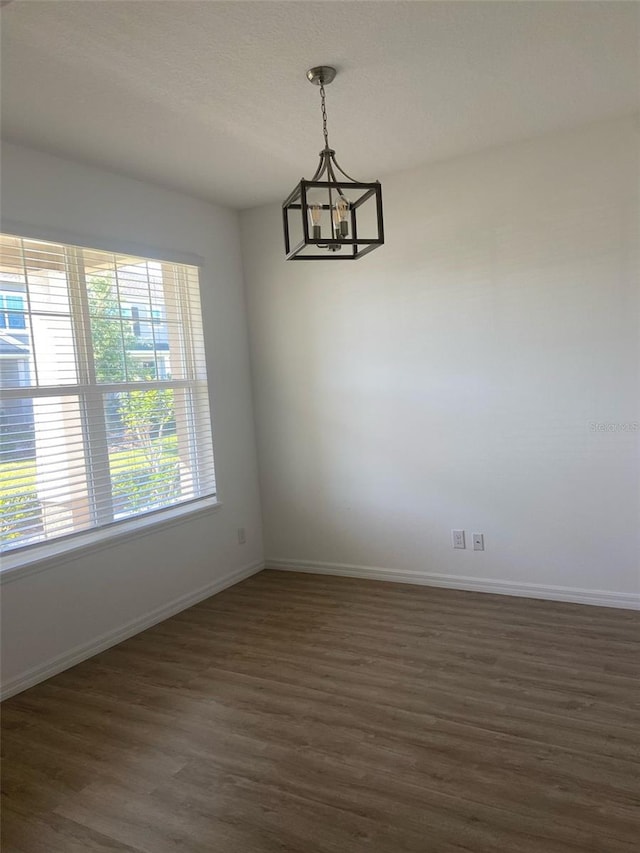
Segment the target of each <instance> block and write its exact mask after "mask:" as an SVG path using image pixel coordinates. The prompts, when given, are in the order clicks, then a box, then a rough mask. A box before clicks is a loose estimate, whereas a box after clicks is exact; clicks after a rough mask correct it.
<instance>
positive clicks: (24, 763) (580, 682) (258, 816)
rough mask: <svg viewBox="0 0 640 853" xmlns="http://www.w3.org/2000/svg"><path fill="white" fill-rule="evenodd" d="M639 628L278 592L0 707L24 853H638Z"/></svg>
mask: <svg viewBox="0 0 640 853" xmlns="http://www.w3.org/2000/svg"><path fill="white" fill-rule="evenodd" d="M639 648H640V617H639V614H638V613H634V612H630V611H623V610H610V609H602V608H596V607H586V606H581V605H572V604H560V603H555V602H543V601H533V600H528V599H523V598H508V597H505V596H493V595H483V594H479V593H467V592H460V591H454V590H444V589H432V588H428V587H417V586H408V585H401V584H391V583H380V582H376V581H365V580H355V579H349V578H333V577H323V576H319V575H315V576H314V575H305V574H292V573H285V572H263V573H261V574H259V575H257V576H255V577H253V578H250V579H249V580H247V581H245V582H243V583H241V584H239V585H237V586H235V587H233V588H231V589H229V590H226V591H225V592H223V593H221V594H219V595H217V596H215V597H213V598H210V599H208V600H207V601H205V602H203V603H201V604H199V605H197V606H195V607H192V608H190V609H189V610H186V611H184V612H183V613H181V614H179V615H178V616H175V617H174V618H172V619H170V620H168V621H166V622H163V623H162V624H160V625H157V626H156V627H154V628H151V629H150V630H148V631H145V632H144V633H143V634H140V635H138V636H137V637H134V638H132V639H130V640H128V641H126V642H124V643H122V644H121V645H119V646H117V647H115V648H113V649H110V650H109V651H107V652H104V653H103V654H100V655H98V656H97V657H95V658H93V659H91V660H89V661H86V662H85V663H83V664H80V665H79V666H76V667H75V668H74V669H71V670H68V671H67V672H64V673H62V674H61V675H58V676H56V677H55V678H52V679H50V680H49V681H47V682H45V683H44V684H41V685H38V686H37V687H34V688H32V689H31V690H29V691H27V692H25V693H22V694H21V695H19V696H16V697H14V698H12V699H10V700H8V701H7V702H5V703H4V705H3V709H2V710H3V715H2V716H3V752H4V769H3V847H2V849H3V851H5V853H107V851H109V853H114V851H122V853H124V852H125V851H126V853H187V851H188V853H205V851H206V853H275V851H279V853H364V851H367V853H460V851H467V853H469V851H471V853H569V851H572V853H576V852H577V851H580V853H584V851H593V853H631V851H635V853H637V851H638V849H639V846H638V841H639V839H640V687H639V683H638V676H639V674H640V670H639V657H638V650H639Z"/></svg>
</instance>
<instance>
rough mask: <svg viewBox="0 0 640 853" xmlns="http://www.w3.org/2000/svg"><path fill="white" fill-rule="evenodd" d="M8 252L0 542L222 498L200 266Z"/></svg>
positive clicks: (87, 254) (51, 249)
mask: <svg viewBox="0 0 640 853" xmlns="http://www.w3.org/2000/svg"><path fill="white" fill-rule="evenodd" d="M0 250H1V251H0V257H1V261H0V377H1V380H0V381H1V390H2V397H1V400H0V438H1V444H0V512H1V517H2V522H1V524H2V528H1V530H0V533H1V539H2V548H3V550H5V551H6V550H13V549H16V548H22V547H26V546H31V545H34V544H36V543H41V542H43V541H46V540H49V539H52V538H58V537H61V536H66V535H69V534H72V533H76V532H79V531H86V530H89V529H92V528H99V527H104V526H107V525H112V524H114V523H117V522H119V521H121V520H124V519H129V518H131V517H134V516H139V515H142V514H145V513H149V512H153V511H157V510H160V509H163V508H166V507H171V506H174V505H176V504H181V503H184V502H186V501H193V500H195V499H198V498H202V497H207V496H211V495H214V494H215V476H214V465H213V446H212V436H211V419H210V414H209V397H208V390H207V376H206V365H205V355H204V341H203V331H202V316H201V309H200V292H199V279H198V268H197V267H194V266H188V265H184V264H175V263H165V262H162V261H157V260H151V259H147V258H139V257H133V256H125V255H118V254H112V253H108V252H103V251H96V250H92V249H83V248H78V247H75V246H67V245H62V244H54V243H47V242H42V241H37V240H27V239H23V238H21V237H15V236H10V235H2V236H1V237H0Z"/></svg>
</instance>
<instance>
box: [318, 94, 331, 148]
mask: <svg viewBox="0 0 640 853" xmlns="http://www.w3.org/2000/svg"><path fill="white" fill-rule="evenodd" d="M320 104H321V108H322V133H323V135H324V147H325V148H328V147H329V131H328V130H327V105H326V99H325V92H324V81H323V80H322V79H321V80H320Z"/></svg>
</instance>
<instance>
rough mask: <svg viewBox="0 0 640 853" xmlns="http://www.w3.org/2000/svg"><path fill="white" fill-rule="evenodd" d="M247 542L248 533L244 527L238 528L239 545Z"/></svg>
mask: <svg viewBox="0 0 640 853" xmlns="http://www.w3.org/2000/svg"><path fill="white" fill-rule="evenodd" d="M246 544H247V534H246V533H245V529H244V527H239V528H238V545H246Z"/></svg>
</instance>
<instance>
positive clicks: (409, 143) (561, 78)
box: [1, 0, 640, 207]
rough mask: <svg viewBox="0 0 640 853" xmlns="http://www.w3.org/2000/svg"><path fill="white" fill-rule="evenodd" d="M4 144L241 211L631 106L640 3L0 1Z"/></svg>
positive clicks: (633, 105)
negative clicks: (332, 162)
mask: <svg viewBox="0 0 640 853" xmlns="http://www.w3.org/2000/svg"><path fill="white" fill-rule="evenodd" d="M1 15H2V42H3V44H2V47H3V50H2V70H3V76H2V111H3V124H2V127H3V136H5V138H7V139H9V140H12V141H15V142H20V143H23V144H26V145H30V146H32V147H35V148H39V149H42V150H46V151H51V152H53V153H58V154H62V155H65V156H68V157H72V158H75V159H78V160H81V161H84V162H87V163H93V164H96V165H100V166H105V167H107V168H110V169H112V170H114V171H118V172H121V173H124V174H128V175H132V176H134V177H138V178H143V179H146V180H150V181H153V182H155V183H158V184H162V185H164V186H169V187H173V188H176V189H180V190H184V191H186V192H188V193H191V194H192V195H196V196H199V197H202V198H205V199H208V200H212V201H218V202H221V203H223V204H229V205H233V206H235V207H248V206H252V205H257V204H261V203H264V202H267V201H272V200H276V199H281V198H282V197H284V196H285V195H286V194H287V192H288V191H289V190H290V189H291V187H292V186H293V185H294V184H295V183H296V182H297V181H298V180H299V179H300V177H302V176H303V175H304V176H305V177H310V176H311V174H312V173H313V171H314V170H315V166H316V160H317V157H316V154H317V152H318V151H319V150H320V148H321V146H322V133H321V123H320V112H319V95H318V90H317V89H316V88H315V87H312V86H311V85H310V84H309V83H308V82H307V81H306V79H305V76H304V75H305V71H306V69H307V67H308V66H310V65H315V64H321V63H322V64H333V65H336V66H337V67H338V69H339V75H338V77H337V79H336V81H335V82H334V83H333V84H332V85H331V86H330V87H328V89H327V101H328V112H329V131H330V138H331V143H332V145H333V146H334V147H335V148H336V150H337V152H338V159H339V161H340V163H341V164H342V165H343V166H344V167H345V169H346V170H347V172H349V173H351V174H354V173H355V176H356V177H358V178H360V179H362V180H371V179H375V178H378V177H383V176H384V175H385V174H386V173H388V172H393V171H397V170H399V169H405V168H410V167H413V166H417V165H419V164H422V163H425V162H427V161H430V160H435V159H442V158H445V157H450V156H453V155H457V154H461V153H463V152H466V151H470V150H473V149H477V148H484V147H487V146H490V145H496V144H502V143H506V142H509V141H513V140H518V139H523V138H525V137H528V136H533V135H538V134H542V133H545V132H547V131H551V130H554V129H558V128H563V127H571V126H574V125H577V124H580V123H583V122H588V121H595V120H599V119H602V118H605V117H608V116H613V115H619V114H623V113H630V112H632V111H635V110H637V109H638V106H639V104H638V97H639V84H638V80H639V79H640V76H639V66H638V37H639V17H640V4H638V3H635V2H631V3H627V2H620V3H618V2H566V3H565V2H469V3H467V2H368V1H367V2H345V1H344V0H343V2H340V0H338V2H330V0H324V2H304V0H299V2H268V0H262V2H216V0H209V2H197V0H182V2H178V0H156V1H155V2H147V0H134V2H129V0H109V1H108V2H92V0H76V2H67V0H56V2H38V0H14V2H11V3H9V4H8V5H6V6H5V7H4V8H3V9H2V13H1Z"/></svg>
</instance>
